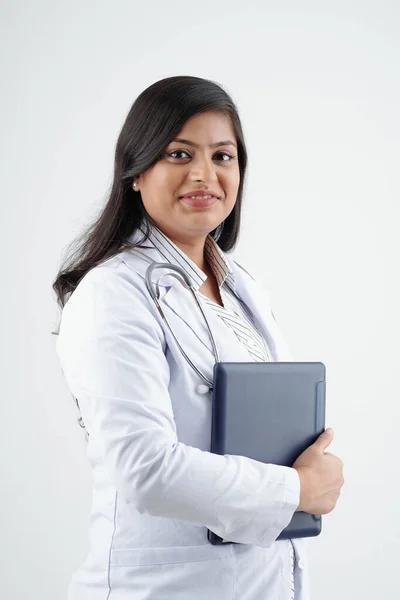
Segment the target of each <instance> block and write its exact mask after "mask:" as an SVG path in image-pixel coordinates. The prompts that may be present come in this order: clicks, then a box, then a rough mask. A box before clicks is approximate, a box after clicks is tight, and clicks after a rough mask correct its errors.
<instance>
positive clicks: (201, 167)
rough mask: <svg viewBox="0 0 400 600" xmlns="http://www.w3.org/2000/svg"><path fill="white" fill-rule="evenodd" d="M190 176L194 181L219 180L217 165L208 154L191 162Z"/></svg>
mask: <svg viewBox="0 0 400 600" xmlns="http://www.w3.org/2000/svg"><path fill="white" fill-rule="evenodd" d="M189 178H190V179H191V180H192V181H207V182H212V181H217V179H218V176H217V171H216V165H215V164H214V163H213V161H212V159H211V158H208V157H206V156H199V157H196V159H195V160H193V161H192V162H191V164H190V173H189Z"/></svg>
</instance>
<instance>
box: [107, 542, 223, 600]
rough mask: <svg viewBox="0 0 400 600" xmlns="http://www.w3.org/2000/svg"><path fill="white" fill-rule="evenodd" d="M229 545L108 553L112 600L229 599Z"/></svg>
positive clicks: (113, 551)
mask: <svg viewBox="0 0 400 600" xmlns="http://www.w3.org/2000/svg"><path fill="white" fill-rule="evenodd" d="M233 585H234V555H233V552H232V549H231V548H230V546H222V547H219V546H214V545H212V544H205V545H201V546H176V547H166V548H124V549H117V548H116V549H113V550H111V557H110V587H111V590H112V598H113V600H133V599H135V600H151V599H152V598H157V599H159V600H161V599H165V600H167V599H168V600H170V599H171V598H174V600H187V599H188V598H190V599H191V600H204V598H207V600H232V599H233Z"/></svg>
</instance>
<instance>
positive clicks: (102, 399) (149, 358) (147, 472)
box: [56, 262, 300, 547]
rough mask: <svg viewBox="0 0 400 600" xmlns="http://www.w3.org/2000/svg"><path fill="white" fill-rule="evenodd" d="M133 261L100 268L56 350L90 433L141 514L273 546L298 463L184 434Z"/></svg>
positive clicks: (287, 514)
mask: <svg viewBox="0 0 400 600" xmlns="http://www.w3.org/2000/svg"><path fill="white" fill-rule="evenodd" d="M125 269H128V271H129V268H128V267H126V265H125V264H124V263H123V262H121V263H120V264H119V265H118V266H117V267H114V268H109V267H102V266H100V267H96V268H94V269H92V270H91V271H89V272H88V273H87V274H86V275H85V277H84V278H83V279H82V280H81V282H80V283H79V285H78V286H77V288H76V289H75V291H74V293H73V294H72V295H71V297H70V299H69V300H68V302H67V304H66V305H65V306H64V309H63V311H62V315H61V321H60V328H59V335H58V338H57V341H56V352H57V355H58V358H59V360H60V364H61V368H62V371H63V374H64V376H65V379H66V382H67V385H68V387H69V389H70V391H71V393H72V394H73V395H74V396H75V397H76V398H77V399H78V401H79V406H80V410H81V413H82V417H83V420H84V423H85V426H86V428H87V430H88V433H89V435H90V436H91V440H92V441H93V443H94V444H96V445H97V447H98V448H99V449H100V452H101V454H102V457H103V460H104V464H105V468H106V469H107V471H108V474H109V477H110V479H111V480H112V481H113V483H114V485H115V487H116V489H117V490H118V492H119V493H120V494H121V495H122V496H123V497H124V498H125V500H126V502H129V503H132V504H133V505H134V506H135V507H136V508H137V510H138V511H140V512H146V513H148V514H150V515H154V516H161V517H166V518H173V519H181V520H185V521H188V522H190V523H193V524H196V525H200V526H205V527H208V528H209V529H211V530H212V531H214V532H215V533H216V534H217V535H219V536H221V537H222V538H224V539H227V540H230V541H233V542H240V543H244V544H254V545H259V546H263V547H269V546H270V545H271V544H272V543H273V541H274V540H275V539H276V538H277V537H278V535H279V534H280V532H281V531H282V529H284V528H285V527H286V526H287V525H288V524H289V522H290V520H291V518H292V516H293V513H294V511H295V510H296V508H297V506H298V504H299V496H300V481H299V476H298V474H297V472H296V470H295V469H293V468H290V467H284V466H278V465H273V464H264V463H262V462H259V461H256V460H253V459H250V458H247V457H244V456H235V455H228V454H227V455H224V456H221V455H217V454H214V453H211V452H206V451H203V450H200V449H199V448H196V447H192V446H188V445H186V444H183V443H181V442H180V441H179V439H178V437H177V431H176V426H175V422H174V415H173V409H172V405H171V399H170V395H169V391H168V384H169V377H170V372H169V365H168V362H167V360H166V356H165V338H164V333H163V330H162V328H161V326H160V324H159V322H158V320H157V318H156V316H155V312H154V310H155V309H154V310H152V309H151V306H152V305H151V302H149V299H148V297H147V296H146V294H145V287H144V285H143V280H140V281H139V276H138V281H137V282H135V281H134V280H132V273H130V274H129V275H127V273H126V270H125Z"/></svg>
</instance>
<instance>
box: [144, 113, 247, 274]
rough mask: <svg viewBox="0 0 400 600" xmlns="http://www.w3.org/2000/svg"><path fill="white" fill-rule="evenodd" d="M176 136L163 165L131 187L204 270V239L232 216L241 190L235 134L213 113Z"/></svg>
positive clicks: (186, 125)
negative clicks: (234, 140) (231, 149)
mask: <svg viewBox="0 0 400 600" xmlns="http://www.w3.org/2000/svg"><path fill="white" fill-rule="evenodd" d="M178 135H179V137H177V138H174V139H173V140H172V141H171V142H170V143H169V144H168V146H167V148H166V149H165V151H164V152H163V155H162V158H161V159H160V160H159V161H157V162H156V163H155V164H154V165H152V166H151V167H150V168H149V169H147V170H146V171H145V172H144V173H142V174H140V175H138V176H136V177H135V178H134V183H133V189H134V190H135V191H137V192H140V194H141V199H142V202H143V205H144V207H145V210H146V212H147V214H148V215H150V217H151V218H152V219H153V220H154V221H155V222H156V223H157V224H158V226H159V227H160V228H161V229H162V230H163V231H164V232H165V233H166V235H167V236H168V237H169V238H170V239H172V240H173V241H174V242H175V243H177V244H178V245H183V246H185V247H186V248H187V246H188V245H190V246H191V249H190V256H191V258H192V259H193V260H194V261H195V262H198V264H199V266H200V268H202V267H204V261H203V259H202V258H201V257H202V251H203V248H204V240H205V238H206V236H207V235H208V234H209V232H210V231H212V230H214V229H216V228H217V227H218V225H219V224H220V223H222V222H223V221H225V219H226V218H227V217H228V216H229V215H230V213H231V212H232V210H233V207H234V206H235V202H236V198H237V194H238V190H239V183H240V170H239V164H238V160H237V144H236V142H233V141H231V140H232V139H234V138H235V132H234V130H233V126H232V122H231V119H230V117H229V116H228V115H226V114H224V113H221V112H219V111H215V110H214V111H207V112H202V113H200V114H197V115H194V116H193V117H191V118H189V119H188V120H187V121H186V122H185V123H184V125H183V127H181V129H180V130H179V132H178ZM219 140H227V141H219ZM228 147H229V148H233V149H234V151H235V152H234V153H233V152H232V151H230V152H229V151H228ZM196 239H197V240H198V244H197V247H195V246H194V241H195V240H196Z"/></svg>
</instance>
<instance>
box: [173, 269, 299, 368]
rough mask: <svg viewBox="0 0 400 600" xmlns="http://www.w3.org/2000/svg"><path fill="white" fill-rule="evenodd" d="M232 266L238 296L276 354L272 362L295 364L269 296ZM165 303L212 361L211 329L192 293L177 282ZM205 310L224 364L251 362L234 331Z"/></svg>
mask: <svg viewBox="0 0 400 600" xmlns="http://www.w3.org/2000/svg"><path fill="white" fill-rule="evenodd" d="M231 265H232V269H233V271H234V275H235V281H236V291H237V294H238V296H239V298H241V299H242V300H243V301H244V302H245V304H246V305H247V306H248V308H249V309H250V311H251V312H252V313H253V315H254V318H255V322H256V326H257V329H258V331H259V332H260V334H261V335H262V336H263V337H264V338H265V340H266V341H267V344H268V348H269V349H270V353H271V354H272V360H273V361H291V360H292V357H291V354H290V352H289V349H288V347H287V345H286V343H285V341H284V339H283V337H282V335H281V333H280V331H279V329H278V326H277V323H276V321H275V319H274V317H273V315H272V312H271V306H270V300H269V296H268V293H267V292H266V290H264V289H263V287H262V286H261V285H260V283H259V282H258V281H255V280H254V279H252V278H251V277H250V276H249V275H247V274H245V273H244V271H243V270H242V268H241V267H239V266H237V264H236V263H235V262H234V261H231ZM163 302H164V303H165V304H166V305H167V306H168V307H169V308H170V311H171V312H173V313H174V315H175V316H176V317H177V318H179V319H181V320H182V321H183V322H184V323H185V324H186V325H187V326H188V327H189V328H190V329H191V331H192V334H193V335H195V336H197V338H198V339H199V340H200V341H201V342H202V344H203V346H204V348H205V350H206V352H207V351H208V354H209V355H210V357H211V358H212V357H213V353H212V345H211V340H210V336H209V333H208V329H207V326H206V324H205V322H204V318H203V316H202V314H201V312H200V309H199V308H198V306H197V304H196V302H195V300H194V298H193V296H192V294H191V292H190V291H189V290H187V289H185V288H183V286H181V285H180V284H179V282H176V283H173V285H172V286H171V287H170V288H169V289H168V290H167V291H166V293H165V295H164V297H163ZM204 310H205V312H206V315H207V318H208V321H209V324H210V327H211V331H212V332H213V334H214V338H215V342H216V345H217V349H218V352H219V358H220V361H221V362H249V361H251V358H250V357H249V354H248V352H247V350H246V348H245V347H244V346H243V344H242V343H241V342H240V341H239V340H238V339H237V338H236V335H235V334H234V332H233V331H231V329H229V328H227V327H226V325H225V324H224V323H223V322H222V320H221V319H220V318H219V316H218V315H216V314H215V313H214V312H213V311H212V310H211V309H209V308H208V307H207V306H206V307H205V309H204ZM167 318H168V316H167ZM182 345H183V344H182Z"/></svg>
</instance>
